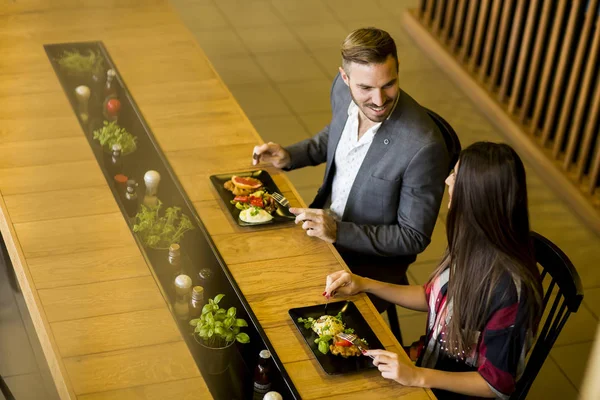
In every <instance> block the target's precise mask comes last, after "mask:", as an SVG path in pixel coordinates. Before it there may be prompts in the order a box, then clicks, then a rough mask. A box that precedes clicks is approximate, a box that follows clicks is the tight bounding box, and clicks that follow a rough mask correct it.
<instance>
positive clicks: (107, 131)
mask: <svg viewBox="0 0 600 400" xmlns="http://www.w3.org/2000/svg"><path fill="white" fill-rule="evenodd" d="M94 139H95V140H97V141H99V142H100V144H101V145H102V147H104V149H105V150H106V151H108V152H110V151H111V150H112V146H113V144H115V143H118V144H120V145H121V154H122V155H126V154H130V153H133V152H134V151H135V149H136V148H137V138H136V137H135V136H133V135H132V134H131V133H129V132H127V130H126V129H125V128H121V127H120V126H119V125H118V124H117V122H116V121H113V122H108V121H104V123H103V125H102V128H100V129H96V130H95V131H94Z"/></svg>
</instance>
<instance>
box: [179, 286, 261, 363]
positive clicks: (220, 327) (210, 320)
mask: <svg viewBox="0 0 600 400" xmlns="http://www.w3.org/2000/svg"><path fill="white" fill-rule="evenodd" d="M223 297H225V295H224V294H218V295H216V296H215V297H214V299H209V300H208V304H205V305H204V307H203V308H202V315H201V316H200V318H196V319H193V320H191V321H190V325H191V326H193V327H195V328H194V339H196V341H197V342H198V343H199V344H200V348H201V351H202V353H203V359H204V360H207V361H208V363H207V364H206V365H207V368H208V372H209V373H210V374H219V373H222V372H223V371H225V370H226V369H227V367H228V366H229V362H230V360H231V349H232V345H233V344H234V343H235V342H239V343H249V342H250V337H249V336H248V334H247V333H245V332H241V328H244V327H247V326H248V323H247V322H246V320H245V319H243V318H237V316H236V314H237V309H236V308H235V307H229V308H228V309H227V310H226V309H224V308H221V306H220V305H219V303H220V302H221V300H222V299H223Z"/></svg>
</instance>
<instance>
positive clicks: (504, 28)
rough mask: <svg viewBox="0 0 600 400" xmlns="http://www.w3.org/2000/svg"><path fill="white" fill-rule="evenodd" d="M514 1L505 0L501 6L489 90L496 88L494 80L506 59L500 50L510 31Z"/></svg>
mask: <svg viewBox="0 0 600 400" xmlns="http://www.w3.org/2000/svg"><path fill="white" fill-rule="evenodd" d="M514 1H515V0H506V1H505V3H504V7H502V17H501V19H502V22H501V23H500V29H499V30H498V45H497V46H496V56H495V58H494V64H493V65H492V73H491V75H490V81H489V84H488V90H489V91H491V92H493V91H495V90H496V81H497V80H498V74H499V73H500V66H501V65H503V63H502V61H503V60H505V59H506V57H503V54H502V52H503V49H504V46H506V42H507V41H508V38H509V32H510V31H509V29H508V27H509V25H510V21H511V19H510V15H511V11H512V8H513V3H514Z"/></svg>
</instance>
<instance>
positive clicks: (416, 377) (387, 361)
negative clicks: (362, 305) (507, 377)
mask: <svg viewBox="0 0 600 400" xmlns="http://www.w3.org/2000/svg"><path fill="white" fill-rule="evenodd" d="M367 355H372V356H374V359H373V364H374V365H376V366H377V368H379V371H380V372H381V376H383V377H384V378H387V379H393V380H395V381H396V382H398V383H400V384H402V385H404V386H417V387H423V388H429V389H442V390H447V391H450V392H454V393H460V394H464V395H468V396H477V397H489V398H495V397H496V394H495V393H494V392H493V391H492V389H490V386H489V385H488V384H487V382H486V381H485V379H483V378H482V377H481V375H479V373H478V372H475V371H473V372H447V371H439V370H436V369H430V368H420V367H415V366H414V365H412V364H407V363H405V362H404V361H401V360H400V359H399V357H398V354H396V353H392V352H391V351H386V350H369V351H367Z"/></svg>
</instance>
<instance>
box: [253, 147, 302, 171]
mask: <svg viewBox="0 0 600 400" xmlns="http://www.w3.org/2000/svg"><path fill="white" fill-rule="evenodd" d="M291 161H292V159H291V158H290V153H288V151H287V150H286V149H284V148H283V147H281V146H280V145H278V144H277V143H273V142H269V143H265V144H261V145H260V146H254V152H253V153H252V165H258V163H260V162H265V163H271V164H273V166H274V167H275V168H286V167H289V166H290V163H291Z"/></svg>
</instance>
